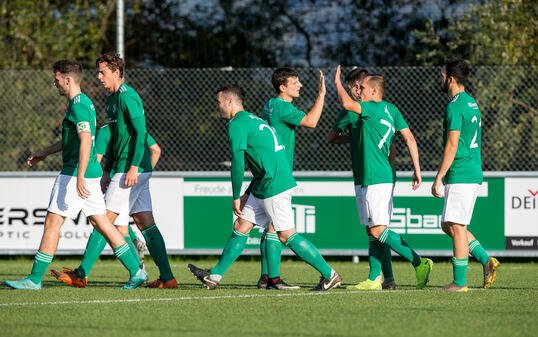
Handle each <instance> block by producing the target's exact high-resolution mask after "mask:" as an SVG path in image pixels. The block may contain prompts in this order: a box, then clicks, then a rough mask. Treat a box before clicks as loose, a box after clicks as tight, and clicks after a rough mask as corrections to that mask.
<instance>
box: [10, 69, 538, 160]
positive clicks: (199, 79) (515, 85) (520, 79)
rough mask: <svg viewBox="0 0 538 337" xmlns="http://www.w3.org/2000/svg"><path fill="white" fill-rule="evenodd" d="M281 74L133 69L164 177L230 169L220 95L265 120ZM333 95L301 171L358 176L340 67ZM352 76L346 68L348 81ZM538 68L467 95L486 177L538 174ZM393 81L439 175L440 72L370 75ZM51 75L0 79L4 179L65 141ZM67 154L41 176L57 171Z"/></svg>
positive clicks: (474, 84)
mask: <svg viewBox="0 0 538 337" xmlns="http://www.w3.org/2000/svg"><path fill="white" fill-rule="evenodd" d="M273 70H274V69H268V68H249V69H229V68H222V69H128V70H127V72H126V83H127V84H128V85H130V86H132V87H133V88H135V90H137V92H138V93H139V94H140V96H141V97H142V100H143V102H144V108H145V111H146V117H147V124H148V130H149V132H150V133H151V134H152V135H153V136H154V138H155V139H156V140H157V141H158V143H159V144H160V146H161V148H162V150H163V154H162V157H161V160H160V162H159V164H158V167H157V169H158V170H161V171H227V170H228V169H229V161H230V155H229V149H228V143H227V138H226V123H225V122H224V121H223V120H220V119H219V117H218V113H217V111H216V106H217V101H216V95H215V91H216V89H217V88H219V87H221V86H222V85H225V84H230V83H237V84H240V85H242V86H243V87H244V88H245V89H246V92H247V101H246V107H245V108H246V109H247V110H248V111H250V112H253V113H256V114H260V113H261V110H262V108H263V105H264V104H265V102H266V101H267V100H268V99H269V98H271V97H272V96H273V95H274V89H273V88H272V86H271V74H272V72H273ZM322 70H323V72H324V74H325V76H326V84H327V95H326V98H325V106H324V108H323V114H322V116H321V119H320V122H319V124H318V126H317V128H316V129H307V128H299V129H298V131H297V137H296V139H297V144H296V153H295V163H294V168H295V170H297V171H347V170H350V166H351V165H350V159H349V149H348V146H345V145H334V144H329V143H328V142H327V133H328V131H329V129H330V127H331V125H332V123H333V121H334V119H335V118H336V116H337V115H338V111H339V109H340V105H339V103H338V99H337V96H336V91H335V88H334V85H333V78H334V69H322ZM349 70H351V69H350V68H347V69H343V73H344V74H346V73H347V71H349ZM537 70H538V66H520V67H515V66H513V67H510V66H499V67H474V68H473V72H472V76H471V78H470V83H469V85H468V88H467V89H468V91H469V92H470V94H471V95H472V96H474V97H475V99H476V100H477V101H478V104H479V107H480V110H481V113H482V121H483V123H482V158H483V159H482V161H483V168H484V170H485V171H536V170H538V154H537V149H538V114H537V113H536V110H537V108H538V103H537V99H536V97H537V96H538V92H537V85H536V83H537V80H538V78H537ZM368 71H371V72H379V73H382V74H384V75H385V76H386V78H387V90H386V96H385V99H386V100H388V101H390V102H392V103H394V104H395V105H396V106H398V107H399V109H400V110H401V111H402V114H403V116H404V118H405V119H406V121H407V122H408V124H409V126H410V128H411V131H412V132H413V134H414V136H415V138H416V140H417V143H418V148H419V153H420V159H421V166H422V170H424V171H434V170H437V169H438V166H439V164H440V160H441V157H442V152H443V149H442V120H443V114H444V108H445V106H446V104H447V102H448V97H447V95H446V94H444V93H442V92H441V91H440V89H439V74H440V68H439V67H384V68H368ZM298 72H299V74H300V80H301V82H302V84H303V88H302V89H301V97H299V98H298V99H297V100H295V101H294V104H295V105H296V106H297V107H298V108H299V109H301V110H303V111H305V112H308V111H309V110H310V108H311V107H312V106H313V104H314V102H315V99H316V96H317V74H318V69H313V68H301V69H298ZM52 83H53V74H52V71H19V70H12V71H0V93H1V100H0V143H1V144H2V147H1V148H0V151H1V156H0V158H1V159H0V171H31V170H35V169H34V168H30V167H28V166H27V165H26V164H25V161H26V158H27V157H28V155H29V154H31V153H32V152H34V151H36V150H39V149H41V148H43V147H45V146H48V145H49V144H51V143H53V142H56V141H58V140H60V137H61V127H62V118H63V116H64V112H65V108H66V105H67V102H66V100H65V99H64V98H62V97H59V96H58V93H57V90H56V88H54V87H53V84H52ZM82 86H83V91H84V92H85V93H86V94H87V95H88V96H89V97H90V98H91V99H92V100H93V102H94V104H95V107H96V111H97V120H98V125H103V124H104V123H105V122H106V111H105V100H106V96H107V95H108V92H106V91H105V89H103V88H102V87H101V85H100V83H99V82H98V80H97V78H96V71H95V69H90V70H86V72H85V76H84V80H83V85H82ZM396 145H397V150H398V154H397V161H396V163H397V169H398V170H400V171H408V170H411V169H412V165H411V160H410V157H409V155H408V152H407V149H406V147H405V144H404V143H403V140H402V137H400V136H398V137H396ZM60 167H61V159H60V156H59V155H54V156H51V158H48V159H47V160H46V161H44V162H43V163H41V164H40V165H38V167H37V168H36V169H37V170H41V171H45V170H46V171H57V170H59V169H60Z"/></svg>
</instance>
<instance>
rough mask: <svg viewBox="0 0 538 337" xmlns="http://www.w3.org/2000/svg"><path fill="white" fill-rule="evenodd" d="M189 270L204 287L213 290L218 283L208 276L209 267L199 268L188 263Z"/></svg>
mask: <svg viewBox="0 0 538 337" xmlns="http://www.w3.org/2000/svg"><path fill="white" fill-rule="evenodd" d="M188 267H189V270H190V271H191V273H192V275H194V276H195V277H196V278H197V279H198V280H199V281H200V282H202V283H203V284H204V285H205V287H206V288H207V289H209V290H214V289H215V288H216V287H217V286H218V285H219V282H218V281H214V280H212V279H210V278H209V275H210V274H209V269H200V268H198V267H196V266H195V265H193V264H189V266H188Z"/></svg>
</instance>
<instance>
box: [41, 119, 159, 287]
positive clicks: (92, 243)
mask: <svg viewBox="0 0 538 337" xmlns="http://www.w3.org/2000/svg"><path fill="white" fill-rule="evenodd" d="M109 142H110V128H109V127H108V125H105V126H103V127H101V128H100V129H99V132H98V133H97V138H96V140H95V149H96V153H97V161H98V162H99V163H102V160H103V158H104V155H105V154H106V150H107V149H108V143H109ZM160 153H161V149H160V147H159V145H157V142H156V141H155V139H153V137H151V135H149V134H148V139H147V144H146V151H145V152H144V156H145V157H148V158H150V159H151V164H152V167H153V168H155V165H156V164H157V161H158V160H159V157H160ZM114 225H115V226H116V227H117V228H118V230H119V231H120V233H121V234H122V235H123V237H124V238H125V241H127V244H128V245H129V248H131V253H132V254H133V255H135V258H136V259H138V260H140V267H141V268H142V269H144V250H145V248H146V245H145V244H144V243H143V242H142V241H141V240H140V239H138V238H137V237H136V234H135V233H134V232H133V230H132V229H131V227H130V226H129V214H127V213H123V214H119V215H118V217H117V218H116V220H115V221H114ZM105 246H106V241H105V239H104V238H103V236H102V235H101V233H99V232H98V231H96V230H94V231H93V232H92V234H91V235H90V238H89V239H88V243H87V244H86V250H85V251H84V256H83V258H82V262H81V264H80V266H79V267H78V268H76V269H75V270H71V269H69V268H64V270H63V271H59V270H51V273H52V275H53V276H54V277H56V278H57V279H58V280H60V281H62V282H64V283H66V284H69V285H72V286H74V287H77V288H85V287H86V285H87V284H88V276H89V275H90V272H91V270H92V268H93V265H94V264H95V262H96V261H97V259H98V258H99V256H100V255H101V253H102V252H103V249H104V248H105Z"/></svg>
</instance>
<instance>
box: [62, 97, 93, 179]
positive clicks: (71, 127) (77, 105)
mask: <svg viewBox="0 0 538 337" xmlns="http://www.w3.org/2000/svg"><path fill="white" fill-rule="evenodd" d="M95 123H96V122H95V108H94V106H93V103H92V101H91V100H90V99H89V98H88V96H86V95H85V94H83V93H81V94H78V95H77V96H75V97H73V98H72V99H70V100H69V104H68V105H67V110H66V111H65V117H64V120H63V123H62V161H63V167H62V171H61V174H65V175H69V176H76V175H77V172H78V165H79V153H80V138H79V137H78V133H79V132H82V131H90V132H91V137H92V145H91V149H90V159H89V161H88V166H87V168H86V172H85V173H84V178H99V177H101V175H102V173H103V172H102V170H101V165H99V162H98V161H97V153H96V152H95V143H94V142H95Z"/></svg>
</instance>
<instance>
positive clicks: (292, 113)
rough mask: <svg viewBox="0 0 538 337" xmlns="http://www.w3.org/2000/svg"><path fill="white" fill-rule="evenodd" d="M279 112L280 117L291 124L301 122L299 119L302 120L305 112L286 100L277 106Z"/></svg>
mask: <svg viewBox="0 0 538 337" xmlns="http://www.w3.org/2000/svg"><path fill="white" fill-rule="evenodd" d="M279 110H280V111H279V112H280V119H281V120H282V121H283V122H285V123H288V124H291V125H299V124H301V121H302V120H303V118H304V116H306V114H305V113H304V112H302V111H300V110H299V109H297V108H296V107H294V106H293V104H291V103H289V102H286V103H285V104H281V105H280V107H279Z"/></svg>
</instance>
